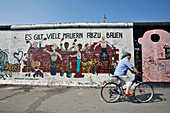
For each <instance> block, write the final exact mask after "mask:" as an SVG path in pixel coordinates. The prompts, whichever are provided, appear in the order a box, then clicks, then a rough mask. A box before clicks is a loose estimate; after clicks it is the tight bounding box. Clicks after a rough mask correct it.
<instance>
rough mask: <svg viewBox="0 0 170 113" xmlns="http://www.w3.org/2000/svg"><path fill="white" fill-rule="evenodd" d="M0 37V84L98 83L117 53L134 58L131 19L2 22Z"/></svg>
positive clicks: (110, 70)
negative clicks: (31, 23) (23, 23)
mask: <svg viewBox="0 0 170 113" xmlns="http://www.w3.org/2000/svg"><path fill="white" fill-rule="evenodd" d="M0 39H1V43H0V55H1V57H0V63H1V65H0V83H1V84H23V85H25V84H26V85H36V86H38V85H49V86H54V85H61V86H98V85H102V84H103V81H105V80H107V79H109V76H110V75H112V74H113V69H114V68H115V67H116V65H117V64H118V61H119V59H120V58H121V56H122V54H124V53H125V52H130V53H132V59H131V62H132V63H133V62H134V56H133V54H134V45H133V23H67V24H36V25H12V26H10V27H9V26H1V28H0ZM102 42H103V43H104V44H102Z"/></svg>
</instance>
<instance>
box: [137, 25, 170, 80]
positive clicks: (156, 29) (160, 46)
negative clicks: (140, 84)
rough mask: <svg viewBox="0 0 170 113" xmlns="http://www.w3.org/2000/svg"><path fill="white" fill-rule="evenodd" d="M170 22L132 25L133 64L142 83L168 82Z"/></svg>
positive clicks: (169, 77)
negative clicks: (141, 72)
mask: <svg viewBox="0 0 170 113" xmlns="http://www.w3.org/2000/svg"><path fill="white" fill-rule="evenodd" d="M169 32H170V22H164V23H163V22H162V23H134V42H135V44H134V46H135V64H136V65H138V66H139V67H138V68H139V69H142V71H143V72H144V73H143V81H150V82H170V33H169Z"/></svg>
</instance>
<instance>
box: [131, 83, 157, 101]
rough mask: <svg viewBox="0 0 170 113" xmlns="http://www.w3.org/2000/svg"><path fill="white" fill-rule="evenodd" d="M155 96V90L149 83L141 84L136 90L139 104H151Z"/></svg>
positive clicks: (135, 94)
mask: <svg viewBox="0 0 170 113" xmlns="http://www.w3.org/2000/svg"><path fill="white" fill-rule="evenodd" d="M153 96H154V90H153V88H152V86H151V85H149V84H148V83H139V84H138V85H137V86H136V87H135V89H134V97H135V99H136V100H137V101H139V102H149V101H150V100H151V99H152V98H153Z"/></svg>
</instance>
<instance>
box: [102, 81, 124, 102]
mask: <svg viewBox="0 0 170 113" xmlns="http://www.w3.org/2000/svg"><path fill="white" fill-rule="evenodd" d="M120 95H121V89H120V87H119V86H118V85H117V84H116V83H113V82H110V83H106V84H105V85H104V86H103V87H102V89H101V97H102V98H103V100H104V101H106V102H108V103H113V102H116V101H117V100H118V99H119V98H120Z"/></svg>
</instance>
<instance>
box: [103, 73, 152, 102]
mask: <svg viewBox="0 0 170 113" xmlns="http://www.w3.org/2000/svg"><path fill="white" fill-rule="evenodd" d="M134 74H135V79H134V80H133V82H132V85H133V84H134V83H136V85H135V87H134V89H133V95H134V98H135V99H136V100H137V101H138V102H141V103H146V102H149V101H150V100H152V98H153V96H154V90H153V87H152V86H151V85H150V84H149V83H147V82H141V81H139V78H138V75H137V74H136V73H134ZM114 77H115V79H117V80H120V81H121V78H119V77H118V76H114ZM132 85H131V86H132ZM125 90H126V88H123V86H122V83H121V82H120V83H119V84H117V83H115V82H108V83H105V85H104V86H103V87H102V89H101V97H102V98H103V100H104V101H106V102H108V103H114V102H117V101H118V100H119V99H120V97H121V96H122V97H125Z"/></svg>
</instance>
